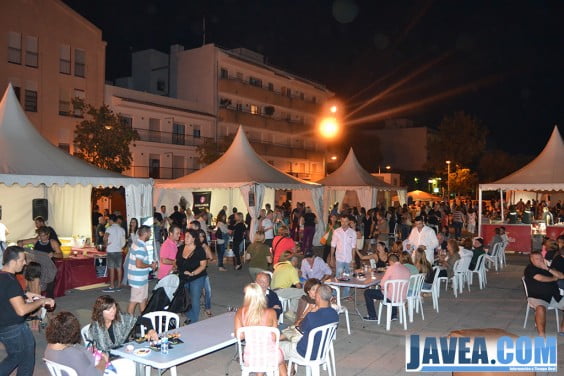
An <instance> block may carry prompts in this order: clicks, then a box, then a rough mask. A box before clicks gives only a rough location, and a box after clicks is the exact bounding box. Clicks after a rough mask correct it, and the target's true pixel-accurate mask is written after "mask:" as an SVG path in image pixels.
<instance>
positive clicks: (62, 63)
mask: <svg viewBox="0 0 564 376" xmlns="http://www.w3.org/2000/svg"><path fill="white" fill-rule="evenodd" d="M59 72H60V73H64V74H70V73H71V52H70V46H69V45H68V44H61V46H60V47H59Z"/></svg>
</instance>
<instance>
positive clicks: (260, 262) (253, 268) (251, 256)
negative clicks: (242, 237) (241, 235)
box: [245, 230, 272, 282]
mask: <svg viewBox="0 0 564 376" xmlns="http://www.w3.org/2000/svg"><path fill="white" fill-rule="evenodd" d="M245 261H248V262H249V276H250V277H251V281H253V282H254V281H255V279H256V276H257V274H258V273H260V272H263V271H265V270H268V264H272V254H271V253H270V247H269V246H268V245H267V244H265V240H264V232H262V231H260V230H259V231H257V232H256V233H255V238H254V240H253V242H252V244H251V245H250V246H249V248H247V253H246V254H245Z"/></svg>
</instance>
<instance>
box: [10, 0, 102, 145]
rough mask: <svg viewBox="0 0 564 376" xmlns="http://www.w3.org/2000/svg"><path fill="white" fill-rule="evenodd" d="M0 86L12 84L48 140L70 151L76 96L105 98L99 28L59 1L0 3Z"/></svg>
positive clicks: (95, 101) (91, 101) (96, 102)
mask: <svg viewBox="0 0 564 376" xmlns="http://www.w3.org/2000/svg"><path fill="white" fill-rule="evenodd" d="M0 44H1V45H2V46H3V47H2V48H0V85H1V87H2V90H4V89H5V88H6V86H7V85H8V83H12V85H13V87H14V90H15V92H16V95H17V96H18V98H19V100H20V103H21V104H22V107H23V109H24V110H25V112H26V115H27V116H28V118H29V119H30V121H31V122H32V123H33V125H34V126H35V127H36V128H37V129H38V130H39V132H40V133H41V134H42V135H43V136H44V137H45V138H46V139H48V140H49V141H50V142H51V143H52V144H54V145H56V146H59V147H61V148H62V149H64V150H66V151H68V152H73V139H74V128H75V127H76V124H77V123H78V122H79V120H80V119H79V118H80V117H81V114H80V113H75V112H74V111H73V109H72V99H73V98H74V97H77V98H81V99H84V100H85V101H86V102H87V103H89V104H91V105H93V106H96V107H98V106H100V105H102V104H103V101H104V79H105V63H106V62H105V56H106V43H105V42H104V41H103V40H102V32H101V30H100V29H98V28H97V27H96V26H94V25H93V24H92V23H90V22H89V21H87V20H86V19H85V18H83V17H82V16H80V15H79V14H78V13H76V12H75V11H73V10H72V9H71V8H69V7H68V6H67V5H65V4H64V3H63V2H62V1H59V0H10V1H1V2H0Z"/></svg>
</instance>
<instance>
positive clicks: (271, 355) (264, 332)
mask: <svg viewBox="0 0 564 376" xmlns="http://www.w3.org/2000/svg"><path fill="white" fill-rule="evenodd" d="M271 338H274V342H275V350H274V351H273V349H272V348H271V347H270V346H265V344H268V343H270V341H272V339H271ZM243 339H244V340H245V346H252V347H253V350H254V351H262V354H253V355H258V356H257V358H259V359H261V360H262V361H263V362H261V363H259V364H250V363H249V362H248V361H247V359H245V356H244V351H243V344H242V343H241V342H242V340H243ZM279 344H280V331H279V330H278V329H277V328H273V327H270V326H245V327H241V328H239V329H237V349H238V351H239V365H240V366H241V375H242V376H245V375H249V374H250V373H251V372H264V373H266V374H267V375H272V376H278V354H279V351H280V350H278V348H279Z"/></svg>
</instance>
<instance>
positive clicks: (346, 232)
mask: <svg viewBox="0 0 564 376" xmlns="http://www.w3.org/2000/svg"><path fill="white" fill-rule="evenodd" d="M349 223H350V219H349V216H348V215H341V227H339V228H338V229H336V230H335V231H333V237H332V239H331V262H330V265H331V264H334V265H335V267H336V272H335V274H336V276H337V277H338V276H340V275H341V274H342V273H350V272H351V269H350V264H351V262H352V259H353V255H354V254H355V252H356V232H355V231H354V230H353V229H352V228H351V227H350V225H349ZM349 294H350V288H349V287H345V288H344V289H343V298H348V297H349Z"/></svg>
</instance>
